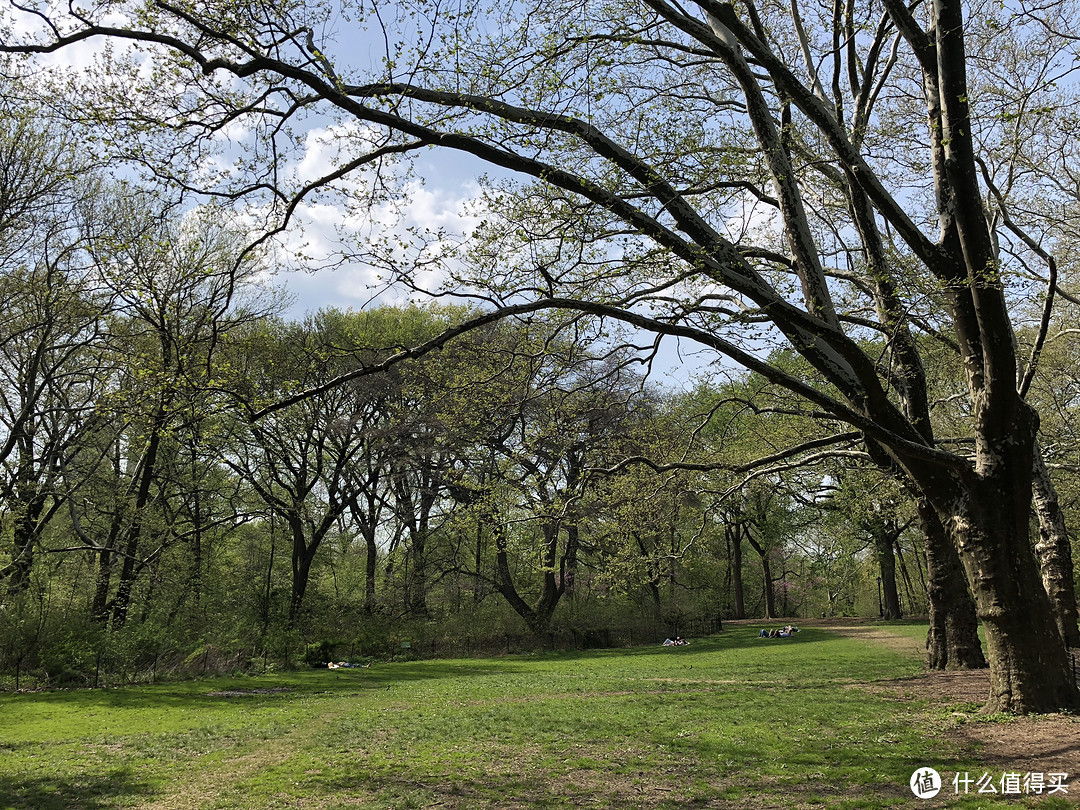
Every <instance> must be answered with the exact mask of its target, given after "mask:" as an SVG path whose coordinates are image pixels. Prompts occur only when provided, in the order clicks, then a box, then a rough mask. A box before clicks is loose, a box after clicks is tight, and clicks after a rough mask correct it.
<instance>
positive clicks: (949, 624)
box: [917, 498, 987, 669]
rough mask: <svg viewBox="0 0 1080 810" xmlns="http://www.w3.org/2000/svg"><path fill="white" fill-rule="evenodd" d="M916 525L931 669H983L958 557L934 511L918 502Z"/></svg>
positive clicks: (970, 601) (972, 604)
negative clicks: (922, 550)
mask: <svg viewBox="0 0 1080 810" xmlns="http://www.w3.org/2000/svg"><path fill="white" fill-rule="evenodd" d="M917 509H918V513H919V524H920V526H921V527H922V531H923V537H924V538H925V541H926V575H927V579H928V582H927V600H928V601H929V603H930V630H929V631H928V632H927V635H926V652H927V666H929V667H930V669H984V668H985V667H986V666H987V663H986V657H985V656H984V655H983V651H982V643H981V642H980V641H979V622H978V619H977V618H976V615H975V602H974V600H973V599H972V598H971V593H970V591H969V590H968V584H967V579H966V578H965V576H964V569H963V566H962V565H961V563H960V557H959V556H958V555H957V553H956V548H955V547H954V546H953V544H952V541H950V540H949V538H948V536H947V535H946V534H945V527H944V526H942V525H941V520H940V519H939V518H938V516H937V513H936V512H935V511H934V508H933V507H932V506H931V505H930V503H929V502H928V501H927V500H926V499H925V498H920V499H919V500H918V501H917Z"/></svg>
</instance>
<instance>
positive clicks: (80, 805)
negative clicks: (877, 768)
mask: <svg viewBox="0 0 1080 810" xmlns="http://www.w3.org/2000/svg"><path fill="white" fill-rule="evenodd" d="M153 794H154V791H153V789H151V788H150V786H149V785H148V784H146V783H145V782H142V781H140V780H138V779H136V778H134V774H132V773H131V772H130V771H128V770H118V771H113V772H111V773H108V774H82V775H80V776H78V777H76V778H74V779H57V778H53V777H48V776H38V777H33V778H29V779H16V778H13V777H11V776H0V807H3V808H5V810H6V809H7V808H12V810H24V809H25V810H99V808H106V807H116V806H117V802H116V800H117V799H118V798H121V797H125V798H129V797H135V796H144V797H150V796H152V795H153ZM125 803H126V802H125Z"/></svg>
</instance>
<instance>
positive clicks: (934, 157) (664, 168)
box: [2, 0, 1080, 712]
mask: <svg viewBox="0 0 1080 810" xmlns="http://www.w3.org/2000/svg"><path fill="white" fill-rule="evenodd" d="M64 8H65V10H59V9H60V7H57V6H55V5H53V4H47V3H44V2H40V3H39V2H29V3H21V4H15V3H12V4H11V5H10V6H9V19H7V20H5V31H6V33H5V34H4V35H3V38H2V50H4V51H6V52H8V53H12V54H24V55H29V56H30V57H35V56H41V55H43V54H51V53H55V52H58V51H63V50H64V49H66V48H69V47H77V46H80V45H85V44H86V43H88V42H100V43H102V44H104V43H105V42H106V41H112V42H113V43H114V44H115V45H116V47H114V48H112V49H109V50H103V51H102V57H101V59H100V60H99V62H98V63H97V70H96V71H91V72H90V73H89V74H87V79H86V81H85V82H83V83H81V84H80V86H78V87H76V88H74V92H75V93H76V101H77V103H76V104H71V105H69V114H70V115H73V116H87V117H91V118H92V119H93V120H92V121H90V122H89V123H94V122H102V123H104V124H105V125H106V128H103V129H102V135H101V142H100V143H101V145H102V146H104V147H105V148H107V149H109V150H111V151H113V152H114V153H116V154H117V155H118V156H120V157H127V158H130V159H132V160H133V161H135V163H136V165H140V166H144V167H148V168H149V170H150V171H151V172H153V173H154V174H155V175H156V176H158V177H163V178H167V179H170V180H172V181H175V182H177V183H179V184H180V186H181V187H183V188H185V189H198V190H201V191H205V192H210V193H213V194H216V195H221V196H226V197H230V198H233V199H245V200H246V201H247V203H248V205H249V206H250V207H249V212H250V213H252V214H253V217H252V218H253V219H254V218H255V217H256V216H257V215H264V216H265V219H266V221H267V222H268V223H269V227H270V229H271V230H273V229H277V228H281V227H283V226H284V225H285V224H287V222H288V219H289V218H290V217H291V216H293V215H294V214H295V212H297V211H298V210H300V209H301V207H302V206H303V205H304V204H305V201H306V200H309V199H310V198H312V197H313V196H314V195H317V194H326V195H333V198H334V199H335V201H337V202H339V203H341V204H344V205H348V204H356V205H367V204H370V203H372V202H378V201H379V200H381V199H382V196H383V195H384V194H385V193H387V192H388V191H390V190H392V188H391V186H390V185H388V184H387V183H386V182H384V181H386V180H388V179H392V175H391V174H390V173H389V172H387V171H386V170H385V169H386V167H387V165H388V161H390V160H393V159H394V158H395V157H399V156H402V155H406V154H409V153H415V152H416V151H417V150H420V149H422V148H425V147H439V148H441V149H443V150H456V151H457V152H460V153H467V154H469V155H472V156H473V157H474V158H478V159H479V160H480V161H483V162H484V163H486V164H487V165H489V166H490V167H494V169H495V170H494V171H493V173H492V175H493V179H492V180H491V182H490V189H489V191H488V192H487V193H486V194H485V195H484V197H483V199H482V200H480V201H479V202H478V204H479V205H482V206H484V208H485V209H486V214H485V216H486V219H485V223H484V225H483V226H482V227H481V228H480V232H479V233H478V234H477V241H476V242H475V248H474V249H473V251H472V253H471V256H470V259H471V261H470V262H469V263H468V264H462V265H453V264H451V265H448V266H447V267H445V268H444V272H443V274H442V275H441V278H442V279H443V281H444V282H445V283H446V285H448V288H449V289H457V290H459V291H461V292H464V293H466V294H469V295H474V296H480V297H482V298H484V299H486V301H487V302H488V303H489V304H490V305H491V306H492V314H491V315H489V316H486V317H501V316H507V315H510V314H518V315H522V314H525V313H528V312H535V311H538V310H541V309H544V308H564V309H576V310H579V311H581V312H584V313H588V314H590V315H592V316H594V317H601V318H605V319H614V320H618V321H622V322H624V323H629V324H631V325H633V326H637V327H640V328H643V329H647V330H651V331H653V332H654V333H656V334H658V335H668V336H679V337H681V338H683V339H686V340H689V341H694V342H696V343H697V344H699V345H700V346H702V347H704V348H705V349H707V350H708V351H711V352H714V353H717V354H719V355H722V356H723V357H725V358H727V359H728V360H729V361H734V362H736V363H739V364H742V365H743V366H745V367H747V368H749V369H751V370H753V371H756V372H758V373H759V374H761V375H762V376H763V377H764V378H766V379H768V380H770V381H772V382H774V383H777V384H780V385H783V386H786V387H788V388H789V389H790V390H792V391H794V392H796V393H797V394H799V395H801V396H802V397H804V398H805V399H806V401H807V402H809V403H812V405H813V407H815V408H817V409H818V410H819V411H820V412H822V413H824V414H828V415H829V416H830V417H831V418H835V419H840V420H843V421H844V422H846V423H848V424H849V425H851V426H852V427H853V428H855V429H857V430H858V431H860V432H861V433H862V434H863V437H864V440H865V443H866V445H867V449H868V450H869V452H870V453H871V454H872V456H873V457H874V459H875V460H876V461H877V463H879V464H880V465H882V466H883V467H885V468H888V469H890V470H891V471H893V472H895V473H896V474H898V475H901V476H903V477H904V478H905V479H906V480H907V481H909V482H910V483H911V485H912V487H913V488H915V489H916V490H917V491H918V492H919V493H921V495H922V496H923V498H924V500H925V510H926V519H927V520H928V521H931V522H933V521H936V523H938V524H940V527H941V530H942V531H943V532H944V533H945V535H946V536H947V537H948V538H949V539H950V540H951V543H952V545H953V546H955V548H956V549H957V550H958V552H959V555H960V558H961V560H962V562H963V566H964V569H965V571H966V574H967V577H968V580H969V581H970V584H971V589H972V592H973V595H974V598H975V602H976V605H977V610H978V614H979V617H980V619H981V620H982V622H983V624H984V626H985V628H986V638H987V644H988V652H989V659H990V664H991V681H992V694H991V698H990V704H991V705H992V706H993V707H995V708H997V709H1001V710H1007V711H1023V712H1027V711H1045V710H1052V709H1059V708H1062V707H1076V706H1077V705H1078V703H1080V696H1078V695H1077V691H1076V688H1075V687H1074V686H1073V684H1072V683H1071V681H1070V677H1069V673H1068V669H1067V656H1066V651H1065V647H1064V644H1063V642H1062V639H1061V635H1060V633H1059V631H1058V629H1057V626H1056V624H1055V621H1054V618H1053V613H1052V609H1051V604H1050V600H1049V597H1048V595H1047V591H1046V589H1045V587H1044V585H1043V582H1042V581H1041V579H1040V573H1039V569H1038V566H1037V562H1036V559H1035V556H1034V554H1033V552H1032V546H1031V540H1030V537H1029V529H1028V519H1029V514H1030V510H1031V503H1032V470H1033V465H1034V464H1035V456H1036V454H1035V447H1036V432H1037V428H1038V418H1037V414H1036V413H1035V411H1034V410H1033V409H1032V408H1031V407H1030V406H1029V405H1028V403H1027V402H1026V401H1025V394H1026V392H1027V389H1028V387H1029V385H1030V380H1031V378H1032V375H1033V372H1034V370H1035V367H1036V364H1037V359H1038V353H1039V348H1040V347H1041V340H1040V339H1038V338H1037V339H1036V340H1035V341H1034V350H1033V351H1031V352H1030V354H1029V357H1028V359H1027V360H1026V362H1025V361H1024V360H1022V359H1021V358H1022V355H1021V354H1020V351H1019V349H1018V348H1017V342H1016V339H1015V336H1014V322H1013V319H1014V317H1015V313H1016V312H1017V311H1018V310H1017V308H1016V306H1015V305H1016V303H1017V302H1018V301H1019V300H1021V298H1022V297H1023V296H1025V295H1028V294H1030V293H1032V292H1033V290H1032V288H1031V284H1032V281H1033V279H1032V278H1031V274H1035V275H1038V274H1039V273H1038V268H1040V267H1046V268H1047V270H1048V271H1049V285H1047V286H1048V288H1049V289H1050V290H1052V289H1053V286H1054V284H1055V278H1054V273H1056V264H1055V262H1054V258H1053V253H1054V249H1055V240H1056V238H1057V237H1058V236H1059V235H1060V234H1061V233H1062V230H1061V228H1060V221H1061V215H1060V212H1061V211H1062V210H1063V208H1064V207H1067V206H1069V205H1073V204H1074V202H1075V201H1074V200H1073V199H1072V197H1071V196H1070V195H1074V194H1075V192H1074V191H1072V190H1071V189H1069V188H1067V184H1055V183H1054V178H1055V177H1056V176H1069V172H1072V171H1075V164H1076V146H1075V144H1076V142H1077V141H1076V139H1075V138H1074V137H1071V136H1072V135H1073V134H1074V133H1073V130H1074V129H1075V126H1076V121H1077V120H1080V117H1078V116H1077V115H1076V109H1075V104H1074V102H1073V100H1072V98H1071V97H1070V92H1069V86H1068V85H1069V77H1070V75H1071V71H1072V70H1073V69H1075V68H1074V59H1073V53H1072V51H1073V49H1074V48H1075V47H1076V43H1075V39H1074V37H1073V36H1072V34H1071V32H1072V31H1075V30H1077V20H1075V19H1074V18H1073V16H1072V15H1073V14H1074V12H1073V9H1072V7H1071V4H1067V3H1065V2H1061V3H1058V2H1056V1H1055V0H1051V2H1049V3H1042V4H1039V6H1038V7H1037V8H1036V7H1032V8H1028V4H1026V3H1023V2H1021V3H1015V4H1008V5H1006V6H1000V5H994V4H982V3H978V2H971V3H963V2H961V0H934V2H932V3H927V4H920V3H918V2H916V3H913V4H912V5H910V6H909V5H906V4H904V3H902V2H900V0H876V2H867V3H860V4H856V3H852V2H848V3H835V4H830V5H828V6H827V7H826V6H824V5H815V6H813V7H811V6H806V7H800V5H799V3H798V2H792V3H790V4H784V5H783V6H781V5H779V4H768V5H765V4H761V5H759V4H756V3H755V2H753V0H742V1H741V2H739V3H726V2H719V0H693V2H691V3H688V4H678V3H674V2H669V0H595V2H594V0H572V1H571V0H565V1H564V2H558V1H556V2H550V3H545V4H544V6H543V8H542V9H529V8H523V7H517V6H514V7H511V8H510V9H502V8H499V7H496V5H495V4H493V5H492V7H490V8H488V7H486V6H484V5H483V4H481V3H476V4H459V5H458V6H457V7H456V8H454V9H449V8H446V7H444V5H443V4H441V3H438V2H430V3H429V2H427V0H415V2H411V3H398V4H395V5H394V7H393V9H392V10H391V9H386V8H382V7H381V6H379V5H377V4H376V5H374V6H368V5H367V4H364V3H354V2H350V1H349V0H343V2H341V3H338V4H336V5H335V7H334V9H332V10H331V9H328V8H327V6H326V5H325V4H322V3H315V2H306V3H305V2H303V0H292V2H273V1H272V0H268V2H256V3H245V4H237V3H233V2H227V1H226V0H209V1H208V2H200V3H190V2H180V3H172V2H164V1H163V0H145V1H140V0H130V1H129V2H124V1H123V0H118V1H117V2H104V3H98V4H95V5H94V6H93V7H92V8H79V7H76V6H73V5H68V6H66V7H64ZM346 26H356V27H357V28H356V30H353V29H352V28H351V27H350V28H349V29H348V30H347V31H346ZM338 39H340V41H341V43H342V45H341V46H339V45H338V44H337V42H336V40H338ZM122 41H127V42H128V43H134V47H133V48H132V49H131V50H125V49H124V48H123V47H121V44H122ZM358 44H359V45H360V47H359V48H357V47H356V45H358ZM382 47H384V48H385V53H384V54H383V58H382V59H380V60H378V61H376V62H374V63H368V62H367V60H364V61H365V63H364V64H359V63H358V60H356V59H353V58H350V56H349V54H355V53H358V52H359V53H366V54H371V53H373V52H377V51H378V49H379V48H382ZM74 84H79V83H78V82H70V81H69V82H68V86H72V85H74ZM177 88H181V89H182V92H180V93H179V94H178V93H177V92H176V91H177ZM55 89H56V90H62V89H64V88H62V87H58V88H55ZM328 121H333V122H335V125H334V126H326V124H327V122H328ZM312 124H318V125H319V126H320V127H321V128H322V129H321V131H322V133H323V136H324V138H327V139H336V152H335V154H334V160H333V161H329V162H328V164H327V165H328V168H327V169H326V172H325V173H324V174H323V175H322V176H320V177H311V176H305V175H304V174H303V173H302V172H300V171H296V170H295V164H289V158H290V155H292V154H293V153H295V151H296V150H297V149H299V148H302V147H303V146H304V144H305V141H304V139H303V138H302V137H299V136H298V133H300V132H302V131H303V130H302V128H303V127H304V126H310V125H312ZM126 136H130V137H126ZM237 146H240V147H242V148H241V149H236V147H237ZM211 150H214V151H218V152H221V151H222V150H224V153H225V154H224V155H219V156H218V157H217V159H214V156H213V155H211V154H210V152H211ZM222 157H224V158H227V159H222ZM365 168H366V169H371V170H372V173H371V174H366V175H365V176H364V177H363V178H360V177H359V174H360V173H361V172H362V171H363V170H364V169H365ZM522 178H524V180H522ZM346 181H349V182H348V183H347V182H346ZM328 198H329V197H328ZM382 248H383V246H381V245H380V244H379V243H378V242H375V241H371V240H367V239H365V240H364V241H363V242H362V243H359V244H358V245H357V249H358V253H363V254H364V255H365V256H366V257H367V258H369V259H370V260H372V261H378V260H382V259H386V260H387V261H388V262H390V263H393V264H400V262H401V261H402V259H403V257H402V255H401V251H400V249H399V246H398V244H397V243H396V242H395V243H393V244H388V245H386V246H385V248H386V250H387V251H392V252H389V253H386V254H385V255H384V254H383V253H382ZM446 255H447V254H446V251H445V249H442V248H439V249H436V250H434V251H431V250H427V251H425V250H421V251H420V253H419V254H417V255H416V256H414V257H413V258H414V259H420V260H423V261H433V260H437V259H439V258H440V257H445V256H446ZM418 278H419V276H417V275H416V274H415V273H413V272H409V273H406V274H404V277H403V279H402V280H403V281H404V282H405V283H416V280H417V279H418ZM444 291H445V290H444ZM1047 298H1049V296H1047ZM1047 303H1048V306H1047V307H1046V308H1045V309H1044V313H1046V312H1049V301H1048V302H1047ZM1048 317H1049V316H1048V315H1045V314H1044V317H1043V318H1042V323H1043V324H1045V323H1046V321H1047V319H1048ZM484 320H485V318H481V319H479V320H478V322H484ZM871 335H874V336H877V338H878V340H867V338H868V336H871ZM449 336H450V335H449V334H448V336H447V338H448V337H449ZM925 336H928V337H925ZM927 340H934V341H938V342H941V343H943V344H945V345H948V346H949V347H950V348H951V349H952V350H954V351H956V352H957V353H958V354H959V356H960V358H961V359H962V367H963V374H964V396H965V398H966V400H967V409H968V416H967V425H968V427H969V429H970V438H971V444H970V445H965V444H963V443H959V444H954V443H948V444H943V443H942V442H941V441H940V440H939V437H937V436H936V435H935V432H934V427H933V418H932V417H933V413H932V410H931V407H930V400H929V397H928V396H927V385H926V376H925V371H924V366H923V357H922V355H923V352H924V348H923V346H924V345H925V343H926V342H927ZM433 345H435V344H430V345H428V346H425V347H420V348H419V349H418V350H417V351H423V350H427V349H429V348H432V346H433ZM776 345H782V346H787V347H789V348H791V349H793V350H794V351H796V352H798V353H799V354H800V355H802V357H803V358H805V359H806V361H807V362H808V363H809V364H810V365H811V366H812V367H813V369H815V371H816V373H817V374H818V375H820V377H821V379H822V380H823V381H825V382H827V384H828V385H827V386H819V385H812V384H808V383H807V382H806V381H805V380H803V379H800V378H798V377H795V376H792V375H790V374H788V373H787V372H786V371H785V370H784V369H783V368H779V367H777V366H776V365H774V364H772V363H770V362H768V360H765V359H763V358H764V357H766V356H767V349H768V348H769V347H771V346H776ZM882 345H884V349H882V348H881V346H882ZM868 347H869V348H868ZM411 354H415V352H411V353H405V354H404V355H402V356H409V355H411ZM358 373H366V371H365V372H358ZM957 448H960V449H957ZM965 448H966V449H965Z"/></svg>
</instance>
